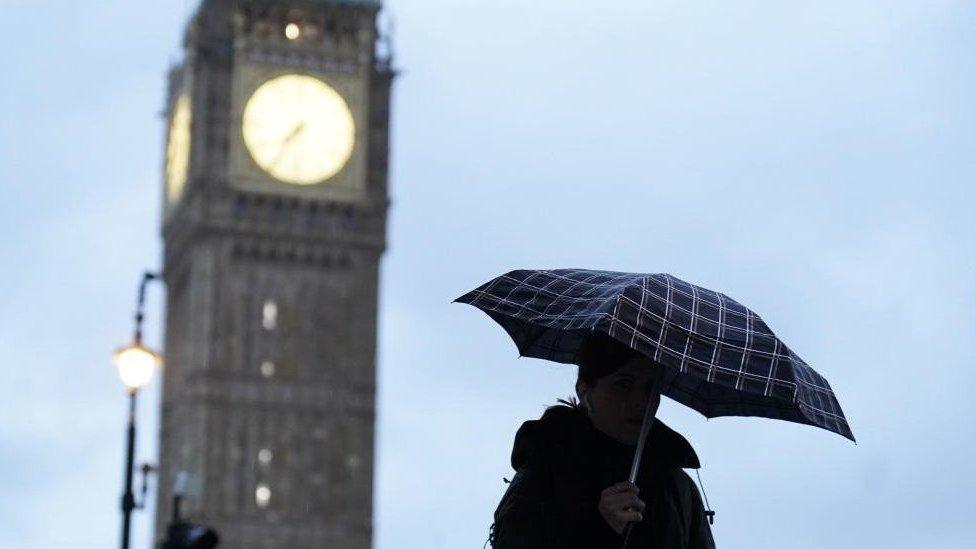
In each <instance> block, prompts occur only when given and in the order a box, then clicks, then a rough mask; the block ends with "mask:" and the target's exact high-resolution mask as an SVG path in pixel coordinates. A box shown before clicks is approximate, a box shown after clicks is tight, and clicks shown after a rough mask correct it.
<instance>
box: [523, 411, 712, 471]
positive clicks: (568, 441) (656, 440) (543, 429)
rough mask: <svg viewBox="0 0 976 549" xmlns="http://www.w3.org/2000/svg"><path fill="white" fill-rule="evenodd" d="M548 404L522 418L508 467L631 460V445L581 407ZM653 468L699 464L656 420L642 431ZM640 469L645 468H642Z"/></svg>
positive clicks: (677, 436)
mask: <svg viewBox="0 0 976 549" xmlns="http://www.w3.org/2000/svg"><path fill="white" fill-rule="evenodd" d="M561 402H563V404H559V405H556V406H550V407H549V408H548V409H546V411H545V413H543V414H542V417H541V418H539V419H537V420H530V421H526V422H525V423H523V424H522V426H521V427H520V428H519V430H518V432H517V433H516V435H515V444H514V446H513V448H512V467H513V468H514V469H516V470H518V469H521V468H522V467H526V466H528V465H530V464H535V465H541V466H559V465H564V464H566V463H567V462H575V463H571V465H578V464H579V463H580V462H587V463H589V464H592V463H594V461H597V462H604V463H606V462H615V463H617V464H618V465H619V464H627V463H629V461H628V460H633V456H634V450H635V449H636V446H631V445H627V444H623V443H621V442H618V441H616V440H614V439H613V438H611V437H609V436H607V435H606V434H604V433H602V432H601V431H599V430H598V429H596V428H595V427H594V426H593V424H592V423H591V422H590V419H589V417H588V416H587V413H586V409H585V408H583V407H582V406H579V405H578V404H575V403H566V402H565V401H561ZM649 462H650V463H653V465H654V466H655V468H665V469H673V468H682V469H698V468H699V467H701V463H700V462H699V460H698V455H697V454H696V453H695V450H694V449H693V448H692V447H691V444H689V443H688V441H687V440H686V439H685V438H684V437H683V436H681V435H680V434H678V433H677V432H676V431H674V430H673V429H671V428H670V427H668V426H667V425H665V424H664V423H663V422H661V421H660V420H659V419H656V418H655V420H654V423H653V424H652V425H651V431H650V433H648V439H647V446H646V451H645V457H644V464H648V463H649ZM641 469H642V471H643V470H644V469H645V467H644V466H642V468H641Z"/></svg>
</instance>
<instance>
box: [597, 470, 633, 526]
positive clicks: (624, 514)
mask: <svg viewBox="0 0 976 549" xmlns="http://www.w3.org/2000/svg"><path fill="white" fill-rule="evenodd" d="M639 491H640V488H638V487H637V485H635V484H633V483H631V482H618V483H617V484H614V485H613V486H610V487H609V488H606V489H604V490H603V492H601V493H600V504H599V505H598V506H597V508H598V509H599V510H600V515H602V516H603V520H605V521H607V524H609V525H610V528H612V529H613V531H614V532H616V533H618V534H623V532H624V527H626V526H627V523H628V522H640V521H641V520H642V519H643V518H644V515H643V511H644V502H643V501H641V500H640V498H638V497H637V492H639Z"/></svg>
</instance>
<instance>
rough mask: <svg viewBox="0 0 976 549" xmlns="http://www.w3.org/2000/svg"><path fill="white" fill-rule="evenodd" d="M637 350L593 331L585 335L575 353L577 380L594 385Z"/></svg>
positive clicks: (615, 369) (631, 356)
mask: <svg viewBox="0 0 976 549" xmlns="http://www.w3.org/2000/svg"><path fill="white" fill-rule="evenodd" d="M635 356H638V353H637V351H635V350H633V349H631V348H630V347H628V346H626V345H624V344H623V343H620V342H618V341H617V340H616V339H613V338H612V337H610V336H608V335H606V334H605V333H603V332H597V331H593V332H590V335H588V336H586V339H584V340H583V344H582V345H580V349H579V353H578V354H577V361H576V362H577V364H579V375H578V376H577V380H579V381H582V382H584V383H586V384H587V385H589V386H590V387H592V386H594V385H596V382H597V380H599V379H600V378H602V377H606V376H608V375H610V374H612V373H614V372H616V371H617V370H619V369H620V368H621V367H622V366H623V365H624V364H626V363H627V362H628V361H629V360H630V359H632V358H633V357H635Z"/></svg>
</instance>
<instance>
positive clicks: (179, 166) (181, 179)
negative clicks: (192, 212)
mask: <svg viewBox="0 0 976 549" xmlns="http://www.w3.org/2000/svg"><path fill="white" fill-rule="evenodd" d="M190 121H191V118H190V97H189V96H188V95H187V94H185V93H183V94H180V96H179V98H177V99H176V103H175V104H174V105H173V114H172V117H171V118H170V123H169V143H168V144H167V145H166V199H167V200H168V201H169V202H170V203H171V204H172V203H174V202H176V201H177V200H179V199H180V196H181V195H182V194H183V187H184V186H185V185H186V174H187V167H188V166H189V162H190Z"/></svg>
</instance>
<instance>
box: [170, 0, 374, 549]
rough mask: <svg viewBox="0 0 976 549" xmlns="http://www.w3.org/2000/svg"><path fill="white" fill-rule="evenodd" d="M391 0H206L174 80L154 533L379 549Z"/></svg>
mask: <svg viewBox="0 0 976 549" xmlns="http://www.w3.org/2000/svg"><path fill="white" fill-rule="evenodd" d="M379 10H380V1H379V0H358V1H357V0H279V1H275V0H203V2H202V3H201V5H200V7H199V8H198V9H197V11H196V13H195V15H194V16H193V18H192V20H191V21H190V22H189V24H188V26H187V29H186V33H185V38H184V41H183V46H184V51H185V55H184V57H183V59H182V60H181V61H180V62H179V63H178V64H177V65H175V66H174V67H172V68H171V69H170V72H169V86H168V94H167V98H168V99H167V104H166V114H167V124H166V126H167V131H166V138H167V144H166V155H165V157H166V162H165V164H166V165H165V169H164V178H163V179H164V191H163V193H162V194H163V201H164V208H163V224H162V225H163V226H162V233H163V238H164V249H165V251H164V258H163V275H164V278H165V281H166V285H167V310H166V324H165V329H166V336H165V357H166V360H165V367H164V377H163V397H162V417H161V425H160V482H159V487H160V490H159V499H158V502H157V518H156V533H157V537H158V538H159V537H162V536H163V534H164V532H165V528H166V525H167V523H168V522H169V519H170V514H169V513H170V509H171V498H172V495H173V484H174V480H175V479H176V478H177V475H178V474H179V473H180V472H185V475H183V476H184V478H185V479H187V482H186V494H187V496H186V498H185V499H184V503H183V510H184V515H185V516H186V518H187V519H189V520H192V521H194V522H200V523H204V524H207V525H209V526H212V527H214V528H215V529H217V531H218V532H219V534H220V536H221V538H222V546H224V547H230V548H235V549H236V548H249V547H254V548H257V547H260V548H283V547H288V548H305V547H309V548H311V547H329V548H350V549H366V548H368V547H370V546H371V540H372V514H373V502H372V493H373V433H374V420H375V387H376V383H375V380H376V366H375V355H376V331H377V298H378V271H379V263H380V257H381V255H382V253H383V250H384V248H385V245H386V216H387V208H388V198H387V197H388V193H387V164H388V128H389V103H390V85H391V81H392V78H393V71H392V70H391V68H390V61H389V52H388V49H387V48H384V47H383V46H384V41H383V40H382V37H380V36H379V34H378V31H377V15H378V12H379Z"/></svg>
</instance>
